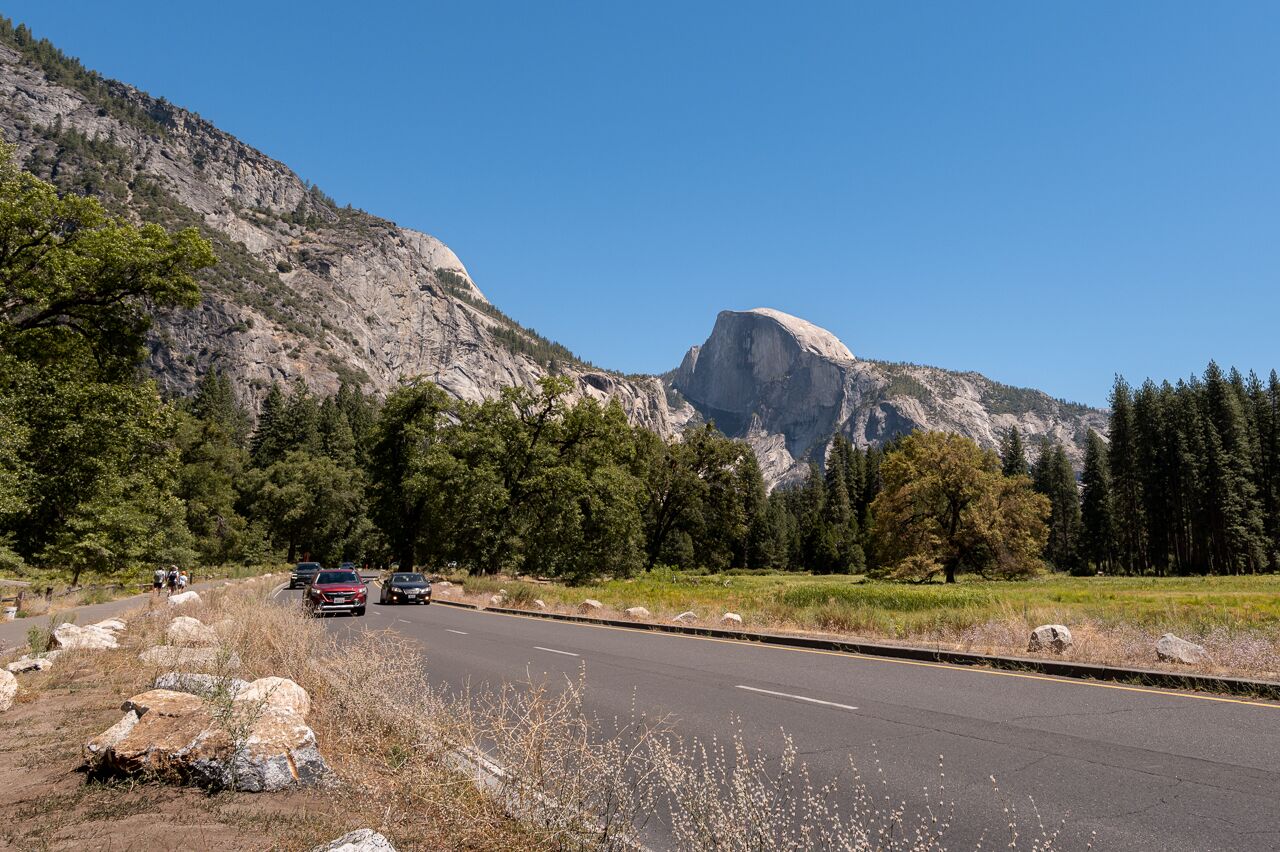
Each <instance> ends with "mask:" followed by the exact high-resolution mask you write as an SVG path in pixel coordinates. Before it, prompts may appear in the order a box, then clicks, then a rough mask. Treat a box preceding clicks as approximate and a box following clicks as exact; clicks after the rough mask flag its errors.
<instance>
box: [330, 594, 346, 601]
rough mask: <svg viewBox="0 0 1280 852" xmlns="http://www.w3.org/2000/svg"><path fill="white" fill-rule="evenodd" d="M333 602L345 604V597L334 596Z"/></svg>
mask: <svg viewBox="0 0 1280 852" xmlns="http://www.w3.org/2000/svg"><path fill="white" fill-rule="evenodd" d="M333 602H334V603H346V602H347V598H346V596H345V595H334V596H333Z"/></svg>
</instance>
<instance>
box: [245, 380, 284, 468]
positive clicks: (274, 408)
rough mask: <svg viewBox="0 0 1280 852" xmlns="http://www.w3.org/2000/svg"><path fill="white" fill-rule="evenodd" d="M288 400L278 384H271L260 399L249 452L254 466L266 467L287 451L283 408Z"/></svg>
mask: <svg viewBox="0 0 1280 852" xmlns="http://www.w3.org/2000/svg"><path fill="white" fill-rule="evenodd" d="M288 404H289V401H288V399H287V398H286V397H285V395H284V391H282V390H281V389H280V386H279V385H278V384H273V385H272V386H271V390H269V391H267V396H266V398H265V399H263V400H262V410H261V411H259V412H258V424H257V426H256V427H255V429H254V431H253V439H252V442H251V444H250V453H251V456H252V458H253V464H254V466H255V467H266V466H268V465H269V464H271V463H272V462H274V461H278V460H280V459H282V458H284V454H285V453H286V452H287V451H288V447H287V442H286V437H285V435H284V425H285V409H286V408H287V407H288Z"/></svg>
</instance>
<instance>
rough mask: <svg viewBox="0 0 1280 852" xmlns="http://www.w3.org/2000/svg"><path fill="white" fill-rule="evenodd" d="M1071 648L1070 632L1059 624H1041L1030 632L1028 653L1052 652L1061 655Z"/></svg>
mask: <svg viewBox="0 0 1280 852" xmlns="http://www.w3.org/2000/svg"><path fill="white" fill-rule="evenodd" d="M1070 647H1071V631H1070V630H1068V629H1067V628H1066V627H1065V626H1063V625H1061V624H1042V625H1040V626H1039V627H1037V628H1036V629H1035V630H1033V631H1031V641H1030V642H1028V643H1027V650H1028V651H1033V652H1034V651H1052V652H1053V653H1055V654H1061V653H1062V652H1063V651H1065V650H1067V649H1068V648H1070Z"/></svg>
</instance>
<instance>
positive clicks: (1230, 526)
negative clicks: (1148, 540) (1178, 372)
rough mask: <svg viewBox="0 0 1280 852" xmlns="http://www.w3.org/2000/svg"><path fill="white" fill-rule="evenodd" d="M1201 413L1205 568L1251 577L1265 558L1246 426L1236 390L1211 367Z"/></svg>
mask: <svg viewBox="0 0 1280 852" xmlns="http://www.w3.org/2000/svg"><path fill="white" fill-rule="evenodd" d="M1236 375H1237V376H1238V375H1239V374H1238V373H1237V374H1236ZM1204 409H1205V422H1204V427H1205V433H1204V434H1205V456H1204V459H1205V487H1206V493H1205V500H1206V506H1207V509H1208V520H1209V535H1210V545H1209V557H1210V560H1211V562H1210V566H1209V567H1210V570H1211V571H1214V572H1215V573H1225V574H1242V573H1252V572H1254V571H1257V570H1259V568H1260V566H1261V565H1262V564H1263V562H1264V555H1263V545H1262V540H1263V533H1262V514H1261V511H1260V508H1259V506H1258V502H1257V499H1256V492H1255V488H1254V484H1253V482H1252V481H1251V480H1252V476H1253V470H1252V468H1251V466H1250V463H1249V442H1248V434H1247V426H1246V424H1245V422H1244V416H1243V413H1242V412H1241V410H1240V395H1239V391H1238V389H1237V388H1236V387H1235V384H1234V383H1233V382H1232V381H1230V380H1228V379H1226V378H1224V377H1223V375H1222V371H1221V369H1220V368H1219V367H1218V365H1217V364H1216V363H1214V362H1212V361H1210V362H1209V366H1208V368H1206V369H1205V373H1204Z"/></svg>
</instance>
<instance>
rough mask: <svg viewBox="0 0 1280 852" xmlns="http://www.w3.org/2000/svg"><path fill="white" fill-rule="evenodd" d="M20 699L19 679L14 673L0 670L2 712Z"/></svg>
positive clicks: (0, 706) (0, 707) (0, 710)
mask: <svg viewBox="0 0 1280 852" xmlns="http://www.w3.org/2000/svg"><path fill="white" fill-rule="evenodd" d="M17 697H18V679H17V678H16V677H14V676H13V673H12V672H8V671H5V670H3V669H0V712H4V711H5V710H8V709H9V708H10V707H12V706H13V699H15V698H17Z"/></svg>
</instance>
